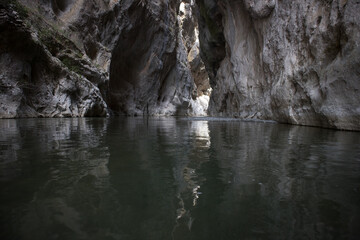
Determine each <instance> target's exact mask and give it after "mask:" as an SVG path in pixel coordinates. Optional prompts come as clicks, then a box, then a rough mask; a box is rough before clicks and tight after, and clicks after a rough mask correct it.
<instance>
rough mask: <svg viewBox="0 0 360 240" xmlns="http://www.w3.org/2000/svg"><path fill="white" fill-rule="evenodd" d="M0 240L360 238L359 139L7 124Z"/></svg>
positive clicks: (191, 122)
mask: <svg viewBox="0 0 360 240" xmlns="http://www.w3.org/2000/svg"><path fill="white" fill-rule="evenodd" d="M0 190H1V195H0V227H1V232H0V239H1V240H7V239H36V240H41V239H66V240H67V239H124V240H127V239H144V240H148V239H149V240H151V239H154V240H161V239H199V240H203V239H204V240H208V239H220V240H221V239H226V240H227V239H239V240H240V239H359V237H360V133H356V132H341V131H334V130H326V129H319V128H309V127H299V126H288V125H280V124H273V123H260V122H239V121H219V120H216V119H176V118H160V119H142V118H128V119H120V118H119V119H116V118H114V119H101V118H99V119H28V120H0Z"/></svg>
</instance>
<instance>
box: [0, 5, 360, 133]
mask: <svg viewBox="0 0 360 240" xmlns="http://www.w3.org/2000/svg"><path fill="white" fill-rule="evenodd" d="M359 11H360V4H359V1H358V0H333V1H331V0H329V1H325V0H314V1H310V0H304V1H280V0H259V1H254V0H236V1H227V0H196V1H195V0H182V1H181V0H151V1H150V0H122V1H119V0H92V1H85V0H1V1H0V118H13V117H81V116H107V115H109V114H125V115H206V114H207V106H208V100H209V97H210V93H211V91H212V95H211V97H210V107H209V111H208V113H209V114H210V115H212V116H233V117H239V118H244V119H271V120H276V121H279V122H284V123H291V124H300V125H310V126H322V127H330V128H338V129H348V130H360V97H359V89H360V72H359V69H360V57H359V56H360V18H359V17H358V12H359ZM205 67H206V70H205ZM210 85H211V87H212V89H213V90H212V89H211V88H210Z"/></svg>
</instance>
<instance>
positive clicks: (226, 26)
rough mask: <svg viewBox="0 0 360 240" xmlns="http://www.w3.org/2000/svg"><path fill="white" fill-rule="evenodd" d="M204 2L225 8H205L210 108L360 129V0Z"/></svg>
mask: <svg viewBox="0 0 360 240" xmlns="http://www.w3.org/2000/svg"><path fill="white" fill-rule="evenodd" d="M204 2H205V3H207V4H208V6H213V9H217V10H218V11H219V12H220V13H219V12H216V11H211V9H212V8H209V7H208V9H210V10H208V11H204V12H202V15H203V16H202V18H203V19H205V20H203V28H204V29H205V31H203V37H201V38H200V40H201V45H203V46H205V49H206V50H207V51H209V52H211V55H212V57H204V58H203V59H204V61H206V63H205V64H206V65H207V67H208V66H210V72H212V71H214V70H216V77H214V78H213V81H212V85H213V89H214V90H213V95H212V96H211V101H210V107H209V108H210V114H211V115H216V116H234V117H240V118H250V119H251V118H254V119H272V120H276V121H279V122H284V123H291V124H300V125H311V126H322V127H330V128H338V129H348V130H360V95H359V90H360V72H359V69H360V18H359V15H358V13H359V11H360V4H359V1H356V0H349V1H346V0H339V1H320V0H316V1H310V0H305V1H276V0H262V1H252V0H244V1H202V0H199V1H197V3H198V5H199V8H200V9H201V5H204ZM215 5H216V6H217V7H214V6H215ZM219 14H221V18H222V29H220V28H219V27H217V26H218V25H216V24H215V25H214V23H213V22H211V21H209V20H206V19H214V18H215V16H219ZM218 18H220V17H218ZM214 26H216V28H215V29H216V31H214V32H216V33H217V35H218V36H219V35H221V34H223V37H224V39H225V45H224V46H223V48H222V49H223V50H224V51H226V56H224V58H223V59H222V58H221V57H222V56H223V55H222V54H221V50H220V51H219V48H220V49H221V46H222V45H221V43H222V41H221V37H218V38H215V37H213V36H214V34H213V35H211V34H206V32H211V29H212V28H214ZM200 31H201V29H200ZM209 36H210V37H209ZM214 39H215V40H214ZM211 49H214V51H211ZM219 52H220V54H219ZM205 55H206V54H205ZM219 59H221V60H220V61H219ZM216 60H218V61H216ZM217 64H218V65H219V68H218V69H217V68H216V67H215V68H214V67H211V66H216V65H217Z"/></svg>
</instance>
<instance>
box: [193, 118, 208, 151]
mask: <svg viewBox="0 0 360 240" xmlns="http://www.w3.org/2000/svg"><path fill="white" fill-rule="evenodd" d="M191 132H193V133H194V134H195V136H196V139H197V140H201V141H200V147H206V148H209V147H210V134H209V133H210V132H209V125H208V122H207V121H192V122H191ZM197 144H199V142H197Z"/></svg>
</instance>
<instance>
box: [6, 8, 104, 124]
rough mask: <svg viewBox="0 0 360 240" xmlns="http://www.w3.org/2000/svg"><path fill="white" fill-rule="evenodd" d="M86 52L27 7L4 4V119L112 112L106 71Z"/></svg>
mask: <svg viewBox="0 0 360 240" xmlns="http://www.w3.org/2000/svg"><path fill="white" fill-rule="evenodd" d="M15 3H16V2H15ZM26 18H27V20H26V21H24V19H26ZM39 19H41V18H39ZM80 55H81V52H80V51H79V50H78V49H77V47H76V46H75V45H74V44H73V43H72V42H71V41H69V40H68V39H67V38H65V37H64V36H62V35H60V34H58V33H57V31H55V30H54V28H53V26H51V25H50V24H48V23H46V22H45V21H43V20H42V19H41V20H38V21H36V18H35V15H32V16H30V13H29V12H28V10H27V8H25V7H23V6H22V5H20V4H19V3H16V4H12V5H5V4H4V5H3V4H0V118H14V117H83V116H106V115H107V112H108V110H107V104H106V103H105V101H104V100H103V98H102V96H101V93H100V90H99V88H98V86H99V85H100V84H101V83H102V82H104V80H105V79H106V77H105V74H104V73H102V72H101V71H98V70H97V69H95V68H94V67H92V66H91V64H90V62H89V61H87V60H86V59H82V58H81V57H80Z"/></svg>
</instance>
